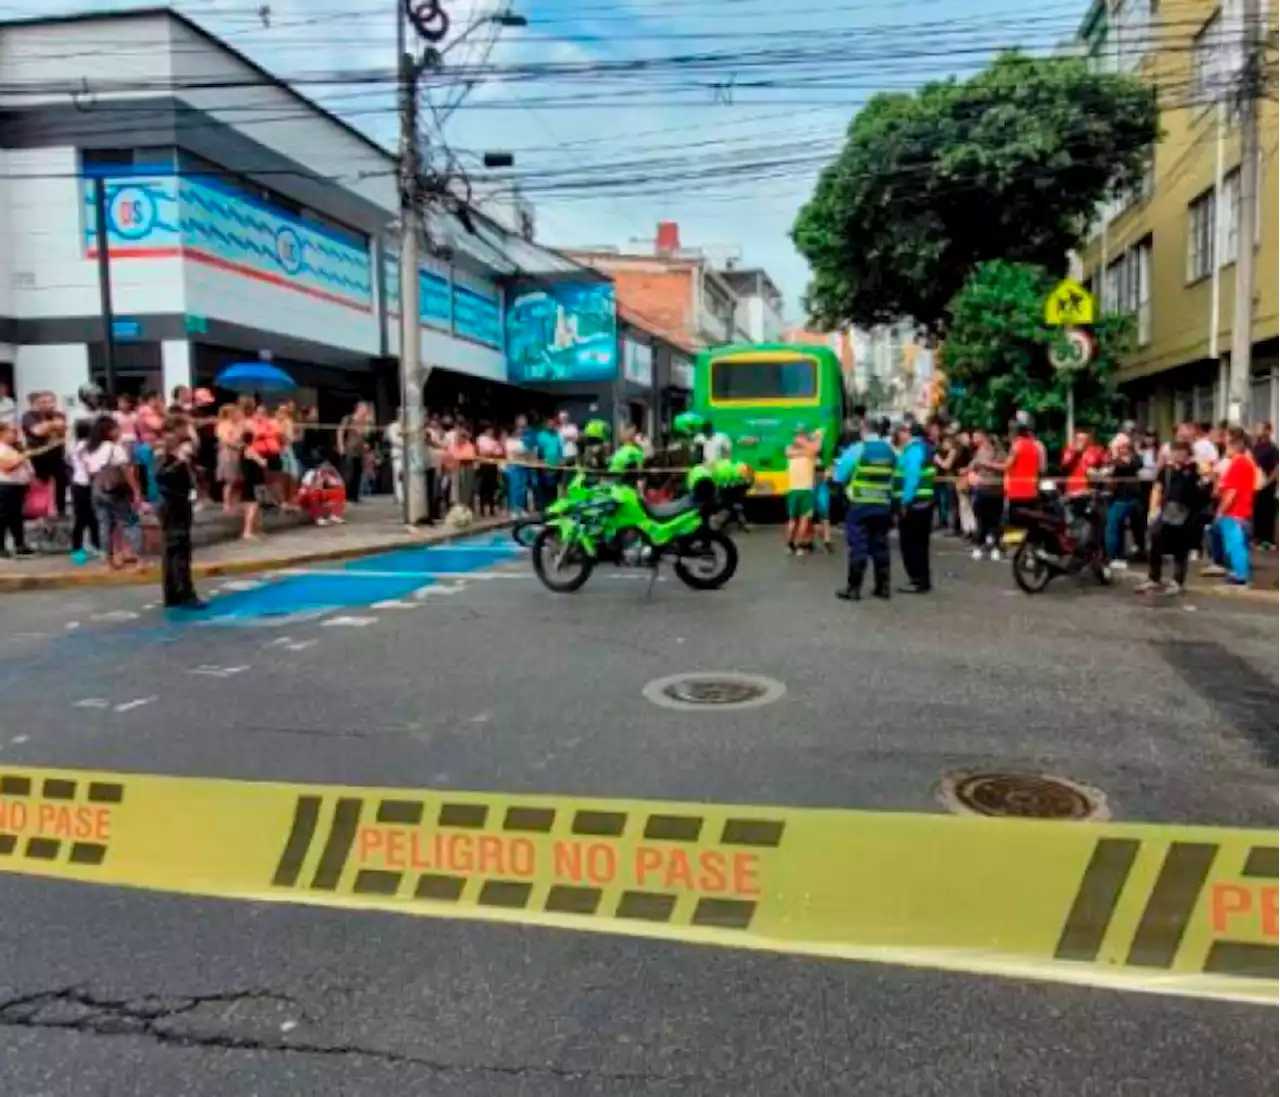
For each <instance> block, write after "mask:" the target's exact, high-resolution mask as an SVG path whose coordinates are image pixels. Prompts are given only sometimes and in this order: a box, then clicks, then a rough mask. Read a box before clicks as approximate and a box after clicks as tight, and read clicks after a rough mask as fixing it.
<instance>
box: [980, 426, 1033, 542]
mask: <svg viewBox="0 0 1280 1097" xmlns="http://www.w3.org/2000/svg"><path fill="white" fill-rule="evenodd" d="M1042 464H1043V458H1042V454H1041V448H1040V443H1039V441H1037V439H1036V436H1035V431H1033V430H1032V429H1031V420H1030V418H1029V417H1026V416H1022V415H1020V416H1019V418H1017V419H1015V420H1014V423H1013V430H1012V436H1011V438H1010V442H1009V457H1008V459H1007V460H1006V461H1005V462H1004V496H1005V499H1007V500H1008V503H1009V525H1011V526H1022V525H1024V522H1023V518H1022V515H1023V512H1024V511H1025V510H1026V509H1028V508H1031V507H1034V506H1035V505H1036V504H1037V503H1038V502H1039V501H1040V473H1041V471H1042V470H1041V465H1042ZM992 467H994V465H993V466H992Z"/></svg>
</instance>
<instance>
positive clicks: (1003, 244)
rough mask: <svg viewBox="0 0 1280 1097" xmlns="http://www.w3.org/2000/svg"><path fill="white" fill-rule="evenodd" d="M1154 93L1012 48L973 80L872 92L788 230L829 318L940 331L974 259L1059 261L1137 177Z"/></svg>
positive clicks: (813, 298)
mask: <svg viewBox="0 0 1280 1097" xmlns="http://www.w3.org/2000/svg"><path fill="white" fill-rule="evenodd" d="M1158 136H1159V125H1158V120H1157V111H1156V98H1155V92H1154V90H1153V89H1152V88H1151V87H1150V86H1149V85H1147V84H1144V83H1143V82H1142V81H1140V80H1137V79H1135V78H1133V77H1131V76H1125V75H1108V74H1102V73H1091V72H1090V71H1089V70H1088V68H1087V67H1086V65H1085V64H1084V62H1083V61H1079V60H1076V59H1065V58H1030V57H1027V56H1025V55H1022V54H1019V53H1016V52H1015V53H1006V54H1002V55H1001V56H999V57H998V58H996V60H995V61H993V62H992V64H991V65H990V66H988V67H987V68H986V69H985V70H984V71H983V72H981V73H979V74H978V75H977V76H975V77H973V78H972V79H970V80H968V81H964V82H958V81H955V80H948V81H945V82H941V83H932V84H927V85H925V86H924V87H923V88H921V89H920V90H919V91H918V92H917V93H915V94H905V93H897V94H883V95H877V96H876V97H875V98H873V99H872V100H871V101H870V102H869V103H868V104H867V105H866V106H865V107H864V108H863V109H862V111H860V112H859V113H858V114H857V116H855V118H854V119H853V121H852V122H851V123H850V125H849V129H848V133H847V136H846V140H845V144H844V148H843V149H842V151H841V152H840V155H839V156H838V157H837V158H836V160H835V161H834V162H833V163H832V164H830V165H829V166H828V167H827V168H826V169H825V170H824V171H823V172H822V174H821V176H820V177H819V179H818V183H817V187H816V189H815V191H814V194H813V197H812V198H811V199H810V200H809V202H808V203H807V204H806V205H805V206H804V207H803V208H802V209H801V210H800V214H799V216H798V217H797V219H796V223H795V226H794V227H793V228H792V231H791V235H792V239H793V241H794V242H795V245H796V248H797V249H798V250H799V252H800V254H801V255H803V256H804V257H805V259H807V260H808V262H809V267H810V270H811V273H812V280H811V282H810V285H809V290H808V294H807V295H806V300H805V304H806V307H807V308H808V310H809V313H810V315H811V316H812V318H813V320H814V321H815V322H816V323H818V324H820V325H824V326H835V325H837V324H839V323H842V322H847V323H854V324H860V325H864V326H870V325H873V324H878V323H885V322H890V321H894V320H899V319H902V318H904V317H911V318H913V319H915V320H918V321H920V322H921V323H925V324H929V325H931V326H933V327H934V328H935V329H941V328H942V327H944V326H945V320H946V315H947V308H948V305H949V304H950V302H951V298H952V297H953V296H954V295H955V293H956V292H957V291H958V290H959V289H960V287H961V285H962V284H963V283H964V280H965V278H966V277H967V276H968V274H969V272H970V271H971V270H972V269H973V267H974V265H975V264H976V263H980V262H982V261H984V260H987V259H1008V260H1011V261H1014V262H1025V263H1033V264H1036V265H1038V266H1043V267H1046V268H1048V269H1049V270H1060V269H1061V268H1062V264H1063V262H1064V256H1065V254H1066V252H1067V251H1068V249H1070V248H1071V247H1072V246H1073V245H1074V244H1075V243H1076V242H1077V241H1078V240H1079V238H1080V236H1081V234H1082V232H1083V230H1084V227H1085V225H1086V224H1087V222H1088V220H1089V217H1090V216H1091V214H1092V213H1093V210H1094V208H1095V207H1096V205H1097V203H1098V201H1099V200H1100V199H1102V198H1104V197H1105V196H1106V195H1107V194H1108V192H1110V191H1114V190H1120V189H1123V188H1127V187H1131V186H1134V185H1135V184H1137V183H1138V182H1139V181H1140V179H1141V177H1142V174H1143V171H1144V169H1145V166H1146V162H1147V157H1148V155H1149V152H1150V146H1151V144H1152V143H1153V142H1154V141H1155V140H1156V139H1157V138H1158Z"/></svg>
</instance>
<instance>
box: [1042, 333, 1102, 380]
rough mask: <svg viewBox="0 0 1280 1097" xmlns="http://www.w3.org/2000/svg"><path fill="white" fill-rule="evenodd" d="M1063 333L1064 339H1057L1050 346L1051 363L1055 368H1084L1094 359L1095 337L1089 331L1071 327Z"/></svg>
mask: <svg viewBox="0 0 1280 1097" xmlns="http://www.w3.org/2000/svg"><path fill="white" fill-rule="evenodd" d="M1063 335H1064V341H1062V342H1059V341H1056V340H1055V341H1054V343H1053V344H1052V345H1051V346H1050V347H1049V363H1050V364H1051V365H1052V366H1053V368H1054V369H1057V370H1076V369H1083V368H1084V367H1085V366H1087V365H1088V364H1089V363H1090V362H1091V361H1093V349H1094V347H1093V338H1092V336H1090V335H1089V333H1088V332H1087V331H1081V330H1080V329H1079V328H1070V329H1068V330H1067V331H1065V332H1064V333H1063Z"/></svg>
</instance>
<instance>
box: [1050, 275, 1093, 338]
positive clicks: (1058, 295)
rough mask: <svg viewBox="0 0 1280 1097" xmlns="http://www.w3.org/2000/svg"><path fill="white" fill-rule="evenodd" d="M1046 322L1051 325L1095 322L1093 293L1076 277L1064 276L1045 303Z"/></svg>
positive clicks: (1077, 324)
mask: <svg viewBox="0 0 1280 1097" xmlns="http://www.w3.org/2000/svg"><path fill="white" fill-rule="evenodd" d="M1044 322H1045V323H1046V324H1048V325H1050V326H1051V327H1055V328H1058V327H1067V326H1070V327H1078V326H1080V325H1082V324H1092V323H1093V294H1091V293H1090V292H1089V291H1088V290H1087V289H1085V288H1084V286H1082V285H1081V284H1080V283H1079V282H1077V281H1076V280H1075V279H1074V278H1064V279H1063V280H1062V281H1061V282H1059V283H1058V285H1057V287H1056V288H1055V289H1054V291H1053V292H1052V293H1051V294H1049V297H1048V299H1047V300H1046V301H1045V303H1044Z"/></svg>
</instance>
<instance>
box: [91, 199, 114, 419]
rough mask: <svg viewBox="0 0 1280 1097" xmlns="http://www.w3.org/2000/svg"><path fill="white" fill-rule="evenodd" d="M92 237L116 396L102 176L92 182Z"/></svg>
mask: <svg viewBox="0 0 1280 1097" xmlns="http://www.w3.org/2000/svg"><path fill="white" fill-rule="evenodd" d="M93 210H94V220H95V221H96V222H97V224H96V225H95V226H94V235H95V237H96V243H97V248H98V300H99V302H100V305H101V309H102V345H103V347H104V349H105V351H106V361H105V363H104V364H105V366H106V373H107V378H106V380H107V383H106V390H107V395H108V396H114V395H115V394H116V331H115V328H116V315H115V309H114V308H112V305H111V246H110V242H109V234H108V232H107V186H106V183H105V182H104V181H103V179H102V176H101V175H98V176H95V177H94V180H93Z"/></svg>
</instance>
